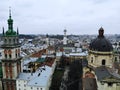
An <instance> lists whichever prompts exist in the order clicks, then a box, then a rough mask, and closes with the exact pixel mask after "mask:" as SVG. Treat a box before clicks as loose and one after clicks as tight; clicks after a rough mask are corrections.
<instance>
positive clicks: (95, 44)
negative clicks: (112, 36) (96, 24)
mask: <svg viewBox="0 0 120 90" xmlns="http://www.w3.org/2000/svg"><path fill="white" fill-rule="evenodd" d="M89 48H90V49H89V55H88V64H89V65H91V66H93V67H99V66H107V67H112V63H113V47H112V44H111V43H110V42H109V41H108V40H107V39H106V38H105V36H104V30H103V28H102V27H101V28H100V29H99V35H98V37H97V38H96V39H94V40H93V41H92V42H91V43H90V47H89Z"/></svg>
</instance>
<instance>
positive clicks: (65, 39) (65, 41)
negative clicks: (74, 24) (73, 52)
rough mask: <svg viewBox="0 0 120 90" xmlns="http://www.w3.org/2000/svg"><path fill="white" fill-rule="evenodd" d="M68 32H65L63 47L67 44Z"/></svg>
mask: <svg viewBox="0 0 120 90" xmlns="http://www.w3.org/2000/svg"><path fill="white" fill-rule="evenodd" d="M66 32H67V30H66V29H65V30H64V38H63V45H66V44H67V35H66Z"/></svg>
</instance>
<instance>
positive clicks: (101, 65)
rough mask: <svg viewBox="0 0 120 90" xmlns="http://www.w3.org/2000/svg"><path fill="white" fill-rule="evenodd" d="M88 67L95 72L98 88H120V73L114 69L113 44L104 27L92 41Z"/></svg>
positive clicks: (115, 89) (117, 89)
mask: <svg viewBox="0 0 120 90" xmlns="http://www.w3.org/2000/svg"><path fill="white" fill-rule="evenodd" d="M88 54H89V55H88V64H89V65H88V67H89V68H90V72H93V73H94V74H95V77H96V80H97V86H98V88H97V90H120V75H119V74H118V73H117V72H116V70H115V69H114V61H115V60H114V53H113V47H112V44H111V43H110V42H109V40H108V39H106V38H105V36H104V29H103V28H102V27H101V28H100V29H99V35H98V37H97V38H96V39H94V40H93V41H92V42H91V43H90V47H89V52H88Z"/></svg>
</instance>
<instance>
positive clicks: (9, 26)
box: [8, 7, 13, 31]
mask: <svg viewBox="0 0 120 90" xmlns="http://www.w3.org/2000/svg"><path fill="white" fill-rule="evenodd" d="M8 30H11V31H13V20H12V18H11V7H9V19H8Z"/></svg>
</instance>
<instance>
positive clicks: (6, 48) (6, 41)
mask: <svg viewBox="0 0 120 90" xmlns="http://www.w3.org/2000/svg"><path fill="white" fill-rule="evenodd" d="M2 39H3V44H2V45H1V48H2V49H3V52H2V72H3V78H2V86H3V90H16V78H17V76H18V74H19V73H20V72H21V59H22V58H21V56H20V50H21V49H20V46H21V45H20V43H19V32H18V29H17V32H16V31H14V30H13V19H12V17H11V10H9V19H8V30H7V31H6V32H5V31H4V28H3V34H2Z"/></svg>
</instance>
